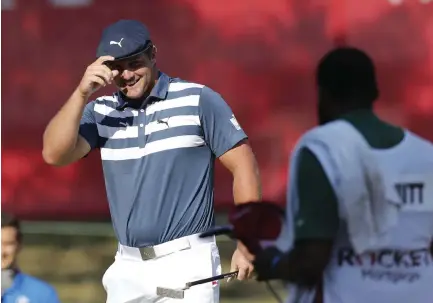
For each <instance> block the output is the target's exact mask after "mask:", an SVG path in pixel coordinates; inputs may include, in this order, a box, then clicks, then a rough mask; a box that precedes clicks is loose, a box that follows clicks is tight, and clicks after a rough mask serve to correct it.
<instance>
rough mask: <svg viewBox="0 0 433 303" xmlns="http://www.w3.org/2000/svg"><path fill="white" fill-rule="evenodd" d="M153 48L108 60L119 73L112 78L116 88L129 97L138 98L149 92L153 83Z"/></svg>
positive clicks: (111, 66)
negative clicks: (118, 58) (130, 55)
mask: <svg viewBox="0 0 433 303" xmlns="http://www.w3.org/2000/svg"><path fill="white" fill-rule="evenodd" d="M155 53H156V52H155V48H154V47H153V46H152V49H151V50H150V51H148V52H142V53H140V54H137V55H136V56H134V57H131V58H128V59H125V60H118V61H113V62H110V68H111V69H112V70H118V71H119V74H118V75H117V76H116V77H115V78H114V82H115V84H116V86H117V88H118V89H119V90H120V91H121V92H122V93H123V94H124V95H125V96H126V97H128V98H130V99H140V98H141V97H143V96H144V95H145V94H149V93H150V91H151V90H152V88H153V86H154V84H155V73H154V67H155Z"/></svg>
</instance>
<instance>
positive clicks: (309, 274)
mask: <svg viewBox="0 0 433 303" xmlns="http://www.w3.org/2000/svg"><path fill="white" fill-rule="evenodd" d="M298 161H299V162H298V166H297V167H298V168H297V180H298V182H297V184H296V186H297V191H298V195H299V211H298V213H297V214H296V216H295V222H294V226H295V227H294V228H295V230H294V234H295V242H294V247H293V248H292V249H291V250H290V251H289V252H288V253H285V254H282V253H281V252H280V251H278V250H277V249H267V250H265V251H263V252H262V253H261V254H259V255H257V257H256V260H255V262H254V265H255V268H256V271H257V272H258V280H268V279H282V280H286V281H289V282H291V283H294V284H298V285H302V286H308V287H313V286H315V285H317V284H318V283H319V282H320V280H321V278H322V274H323V271H324V269H325V267H326V265H327V264H328V262H329V260H330V255H331V250H332V246H333V240H334V237H335V236H336V234H337V232H338V228H339V216H338V202H337V198H336V195H335V193H334V190H333V188H332V186H331V184H330V182H329V180H328V177H327V175H326V173H325V171H324V170H323V168H322V165H321V164H320V162H319V160H318V159H317V158H316V156H315V155H314V154H313V153H312V152H311V151H310V150H308V149H306V148H304V149H303V150H301V151H300V156H299V158H298Z"/></svg>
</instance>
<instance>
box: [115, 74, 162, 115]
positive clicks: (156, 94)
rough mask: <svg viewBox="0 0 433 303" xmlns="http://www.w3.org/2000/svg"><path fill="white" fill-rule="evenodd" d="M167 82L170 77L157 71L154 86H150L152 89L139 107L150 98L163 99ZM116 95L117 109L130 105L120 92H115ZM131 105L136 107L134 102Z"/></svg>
mask: <svg viewBox="0 0 433 303" xmlns="http://www.w3.org/2000/svg"><path fill="white" fill-rule="evenodd" d="M169 84H170V77H169V76H167V75H166V74H164V73H163V72H161V71H159V72H158V80H157V81H156V84H155V86H154V87H153V88H152V91H151V92H150V94H149V96H147V97H146V99H144V100H143V102H142V104H141V106H140V107H143V106H144V105H145V104H146V103H147V102H148V101H149V100H151V99H158V100H164V99H165V98H166V97H167V91H168V86H169ZM117 97H118V98H117V99H118V101H119V106H117V109H119V110H122V109H125V107H128V106H131V105H132V104H129V102H128V100H125V98H124V97H123V95H122V94H121V93H120V92H117ZM131 107H137V104H134V105H133V106H131Z"/></svg>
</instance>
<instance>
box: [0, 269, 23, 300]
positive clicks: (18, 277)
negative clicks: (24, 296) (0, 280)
mask: <svg viewBox="0 0 433 303" xmlns="http://www.w3.org/2000/svg"><path fill="white" fill-rule="evenodd" d="M24 278H25V276H24V274H23V273H22V272H21V271H20V270H18V269H17V270H16V272H15V274H14V277H13V282H12V285H11V286H10V287H9V288H8V289H6V291H5V292H4V293H3V295H2V297H3V296H5V295H6V294H8V293H10V292H11V291H12V292H13V291H15V290H17V289H20V285H21V283H22V282H23V279H24Z"/></svg>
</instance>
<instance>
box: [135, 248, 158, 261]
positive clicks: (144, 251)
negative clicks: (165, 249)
mask: <svg viewBox="0 0 433 303" xmlns="http://www.w3.org/2000/svg"><path fill="white" fill-rule="evenodd" d="M139 250H140V254H141V257H142V258H143V260H150V259H155V258H156V253H155V249H154V248H153V247H152V246H148V247H141V248H139Z"/></svg>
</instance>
